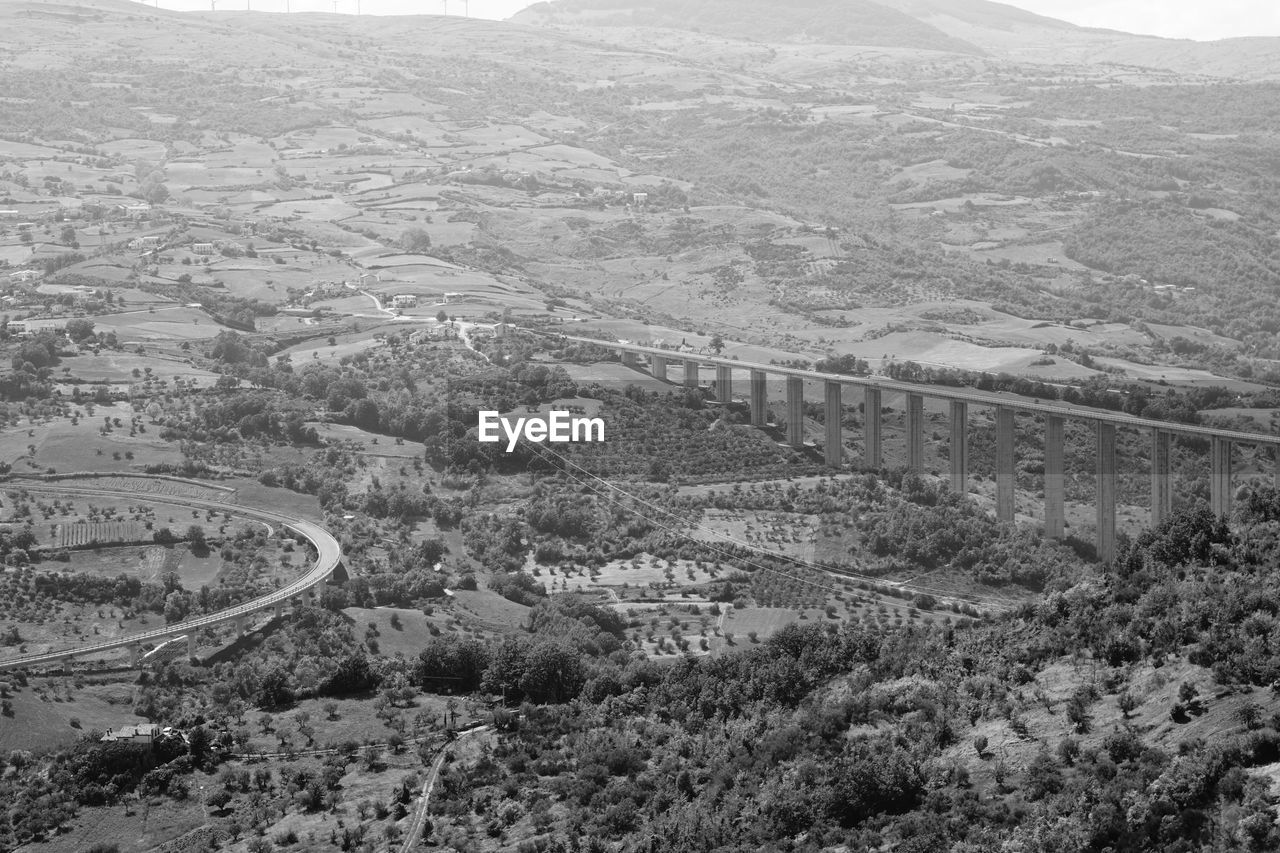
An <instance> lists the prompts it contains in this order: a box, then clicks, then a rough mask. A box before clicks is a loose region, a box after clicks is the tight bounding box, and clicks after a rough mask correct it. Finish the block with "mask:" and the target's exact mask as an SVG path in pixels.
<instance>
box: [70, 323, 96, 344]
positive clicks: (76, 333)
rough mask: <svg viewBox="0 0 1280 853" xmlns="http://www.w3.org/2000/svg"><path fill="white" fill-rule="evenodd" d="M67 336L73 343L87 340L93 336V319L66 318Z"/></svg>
mask: <svg viewBox="0 0 1280 853" xmlns="http://www.w3.org/2000/svg"><path fill="white" fill-rule="evenodd" d="M66 332H67V337H68V338H70V339H71V340H72V341H73V342H75V343H80V342H81V341H84V340H88V339H89V338H92V337H93V321H92V320H86V319H84V318H81V317H77V318H75V319H73V320H68V321H67V325H66Z"/></svg>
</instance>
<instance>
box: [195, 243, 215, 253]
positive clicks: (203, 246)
mask: <svg viewBox="0 0 1280 853" xmlns="http://www.w3.org/2000/svg"><path fill="white" fill-rule="evenodd" d="M191 251H193V252H195V253H196V254H197V255H212V254H213V244H212V243H193V244H192V246H191Z"/></svg>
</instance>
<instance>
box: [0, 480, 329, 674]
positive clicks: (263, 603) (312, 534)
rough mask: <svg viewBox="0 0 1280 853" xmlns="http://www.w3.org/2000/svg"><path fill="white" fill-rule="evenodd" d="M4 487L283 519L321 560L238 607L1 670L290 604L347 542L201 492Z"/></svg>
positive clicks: (0, 666)
mask: <svg viewBox="0 0 1280 853" xmlns="http://www.w3.org/2000/svg"><path fill="white" fill-rule="evenodd" d="M0 488H5V489H25V490H26V491H28V492H43V493H52V494H56V495H59V496H65V495H81V496H85V497H113V498H125V499H127V500H132V501H138V500H148V499H150V500H154V501H156V502H157V503H166V504H173V505H175V506H188V507H191V508H193V509H208V510H216V511H218V512H227V513H232V514H234V515H238V516H242V517H245V518H251V519H255V520H257V521H262V522H275V523H277V524H281V525H283V526H285V527H288V528H289V529H291V530H293V531H295V532H296V533H299V534H300V535H302V536H303V537H305V538H306V539H307V540H308V541H310V542H311V544H312V545H313V546H314V547H315V549H316V561H315V564H314V565H313V566H312V567H311V569H310V570H309V571H307V573H306V574H304V575H302V576H301V577H299V578H298V579H297V580H295V581H293V582H292V583H290V584H289V585H287V586H284V587H281V588H280V589H277V590H273V591H272V592H269V593H267V594H266V595H264V596H262V597H260V598H255V599H253V600H252V601H246V602H244V603H243V604H237V605H236V606H234V607H228V608H226V609H225V610H219V611H217V612H215V613H207V614H205V615H203V616H197V617H196V618H194V619H188V620H186V621H185V622H174V623H172V624H170V625H165V626H164V627H163V628H153V629H151V630H149V631H142V632H140V633H137V634H130V635H128V636H126V637H117V638H116V639H114V640H107V641H104V642H101V643H92V644H89V645H85V646H77V647H74V648H69V649H60V650H58V651H53V652H43V653H41V654H35V655H24V656H23V657H17V658H8V659H6V660H0V671H3V670H8V669H19V668H22V667H29V666H39V665H41V664H46V663H57V662H58V661H64V660H69V659H71V658H78V657H87V656H90V655H94V654H98V653H100V652H106V651H111V650H112V649H119V648H125V647H128V646H134V645H138V644H140V643H145V642H149V641H152V640H163V639H168V638H169V637H176V636H178V635H180V634H190V633H192V632H194V631H198V630H200V629H202V628H209V627H212V626H214V625H221V624H222V623H224V622H230V621H233V620H235V619H236V618H238V617H247V616H250V615H252V614H254V613H257V612H258V611H260V610H266V609H268V608H271V607H274V606H276V605H277V604H281V605H282V604H287V603H288V602H289V600H290V599H292V598H294V597H295V596H298V595H302V594H303V593H306V592H308V591H309V590H311V589H313V588H315V587H316V586H317V585H319V584H321V583H322V582H324V581H325V580H326V579H327V578H328V577H329V576H330V575H331V574H333V570H334V569H335V568H336V567H337V565H338V563H339V562H340V561H341V559H342V547H341V546H340V545H339V544H338V540H337V539H334V538H333V535H332V534H330V533H329V531H327V530H325V529H324V528H323V527H321V526H320V525H318V524H315V523H314V522H310V521H304V520H302V519H296V518H291V517H290V516H287V515H283V514H282V513H278V512H271V511H270V510H263V509H254V508H252V507H244V506H239V505H237V504H230V503H224V502H222V501H206V500H200V499H198V498H184V497H174V496H170V495H148V494H146V493H145V492H135V491H128V490H124V489H94V488H89V487H82V486H64V485H61V484H58V485H55V484H52V483H25V482H21V481H11V482H9V483H6V484H0Z"/></svg>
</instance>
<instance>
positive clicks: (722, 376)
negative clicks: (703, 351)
mask: <svg viewBox="0 0 1280 853" xmlns="http://www.w3.org/2000/svg"><path fill="white" fill-rule="evenodd" d="M716 399H717V400H719V401H720V402H722V403H729V402H732V400H733V368H732V367H729V366H728V365H724V364H717V365H716Z"/></svg>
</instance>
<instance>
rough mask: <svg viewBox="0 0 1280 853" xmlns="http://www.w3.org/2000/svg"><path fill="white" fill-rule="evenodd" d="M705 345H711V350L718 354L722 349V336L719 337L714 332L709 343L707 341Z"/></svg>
mask: <svg viewBox="0 0 1280 853" xmlns="http://www.w3.org/2000/svg"><path fill="white" fill-rule="evenodd" d="M707 346H709V347H711V351H712V352H714V353H715V354H716V355H719V354H720V353H721V352H723V351H724V338H722V337H720V334H719V333H716V334H714V335H712V336H711V343H709V344H708V345H707Z"/></svg>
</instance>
